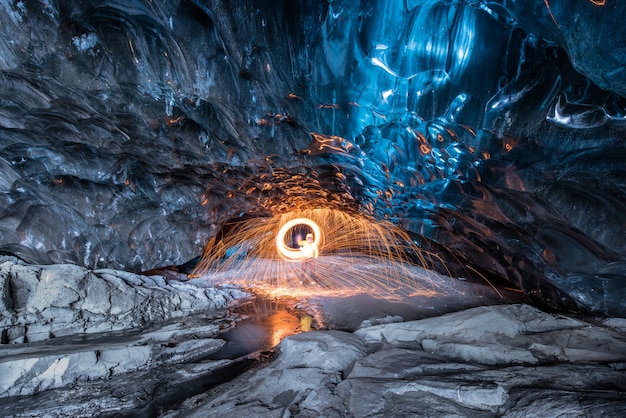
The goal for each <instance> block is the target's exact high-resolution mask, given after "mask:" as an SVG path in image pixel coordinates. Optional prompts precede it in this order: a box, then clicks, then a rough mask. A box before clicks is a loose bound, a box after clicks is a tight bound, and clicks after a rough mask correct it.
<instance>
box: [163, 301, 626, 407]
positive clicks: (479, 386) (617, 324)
mask: <svg viewBox="0 0 626 418" xmlns="http://www.w3.org/2000/svg"><path fill="white" fill-rule="evenodd" d="M625 327H626V322H625V321H624V320H623V319H612V320H601V319H594V318H587V319H576V318H571V317H566V316H562V315H552V314H547V313H544V312H542V311H539V310H537V309H535V308H532V307H530V306H528V305H502V306H491V307H479V308H472V309H468V310H465V311H460V312H455V313H451V314H447V315H443V316H440V317H434V318H428V319H423V320H419V321H412V322H404V323H392V324H383V325H376V326H371V327H366V328H361V329H359V330H357V331H356V332H355V333H354V334H351V333H345V332H340V331H319V332H312V333H307V334H299V335H295V336H291V337H288V338H286V339H285V340H284V341H283V342H282V343H281V344H280V345H279V347H278V357H277V359H276V360H275V361H273V362H272V363H269V364H268V365H267V366H266V367H264V368H261V369H259V370H255V371H250V372H247V373H245V374H244V375H242V377H240V378H238V379H237V380H236V381H235V382H233V383H232V384H231V385H230V386H229V387H228V388H227V389H226V390H221V391H220V392H217V393H208V394H203V395H198V396H197V397H196V398H192V399H190V400H188V401H187V402H185V403H184V404H183V405H182V406H181V408H180V409H179V410H178V411H170V412H168V413H164V414H163V415H162V416H168V417H173V416H197V417H200V416H207V414H218V415H221V414H226V413H235V414H240V415H241V416H268V417H271V416H275V417H284V416H299V417H312V416H329V417H344V416H355V417H383V416H385V417H389V416H394V417H402V416H429V417H433V416H511V417H513V416H532V415H534V414H539V415H544V416H546V415H548V416H557V415H570V414H571V415H575V416H614V417H618V416H622V415H623V414H624V412H625V411H626V401H625V400H624V391H625V390H626V372H625V371H624V370H625V366H626V363H625V361H626V339H625V338H624V331H625V330H626V328H625Z"/></svg>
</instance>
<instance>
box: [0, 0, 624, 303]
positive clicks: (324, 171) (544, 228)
mask: <svg viewBox="0 0 626 418" xmlns="http://www.w3.org/2000/svg"><path fill="white" fill-rule="evenodd" d="M1 7H2V11H3V13H0V23H1V25H0V28H1V29H0V30H1V31H2V36H1V37H0V39H1V40H0V87H1V88H0V168H1V170H0V251H2V252H3V253H8V254H13V255H17V256H19V257H21V258H22V259H25V260H27V261H28V262H31V263H38V264H52V263H57V264H63V263H72V264H77V265H82V266H84V267H87V268H92V269H100V268H115V269H122V270H129V271H135V272H136V271H142V270H148V269H151V268H154V267H159V266H167V265H177V264H181V263H184V262H186V261H187V260H189V259H192V258H193V257H195V256H197V255H199V254H200V252H201V249H202V247H203V245H204V244H205V243H206V242H207V241H208V239H209V238H210V237H211V236H212V235H214V234H215V233H216V232H217V231H218V230H219V228H220V227H221V226H222V225H223V223H224V222H225V221H227V220H228V219H231V218H237V217H239V216H241V215H242V214H247V215H265V214H267V213H268V212H271V213H276V212H281V211H285V210H288V209H290V205H291V207H293V202H294V199H295V198H298V199H299V200H298V201H299V202H300V204H304V203H302V202H309V204H314V205H328V206H332V207H335V208H351V209H354V208H356V209H357V210H359V211H363V212H367V213H370V214H372V215H374V216H376V217H379V218H385V219H387V218H388V219H390V220H393V221H394V222H398V223H401V224H402V225H403V226H404V227H405V228H406V229H408V230H409V231H410V232H411V233H412V234H413V237H414V238H415V240H416V241H418V242H419V243H420V245H422V246H424V247H425V248H427V249H429V250H431V251H433V252H436V253H437V254H439V255H440V256H441V257H442V258H443V259H444V261H445V263H446V264H447V269H448V270H447V271H448V272H450V274H452V275H454V276H458V277H468V276H473V277H474V278H480V277H481V276H486V277H489V279H490V280H504V281H506V282H508V283H509V284H511V285H513V286H515V287H517V288H520V289H522V290H524V291H525V292H526V293H528V294H531V295H534V296H535V297H537V298H538V299H540V300H544V301H546V302H547V303H549V304H551V305H553V306H555V307H561V308H567V309H592V310H595V311H599V312H602V313H608V314H617V315H621V314H623V312H624V305H623V303H622V302H620V300H619V299H614V298H612V297H611V292H612V290H611V289H613V288H614V286H613V284H614V283H615V282H618V283H619V285H618V287H619V288H623V279H624V275H625V272H624V268H623V264H622V265H621V267H620V264H615V263H620V262H622V263H623V261H624V256H625V253H626V238H625V237H626V235H625V234H623V229H624V228H623V226H624V223H625V222H626V218H625V216H626V215H625V214H626V207H625V203H624V202H626V196H625V192H624V190H625V187H626V186H625V182H624V173H625V172H626V169H625V167H624V164H625V163H624V162H625V161H626V159H625V158H624V155H625V152H624V146H623V140H622V138H623V137H624V123H625V121H624V119H625V117H626V111H625V102H624V98H623V95H624V91H625V86H624V76H623V71H622V70H621V69H622V68H624V61H625V60H626V58H625V57H626V54H624V51H623V48H622V47H621V45H623V43H624V42H623V41H624V36H625V35H624V31H623V30H622V27H621V21H622V20H623V18H624V16H625V14H626V6H624V4H622V3H619V2H598V1H580V2H578V3H577V4H576V6H571V7H570V5H569V3H568V2H565V1H550V2H547V1H545V2H531V3H528V2H524V1H506V2H505V1H458V2H449V1H442V0H427V1H419V2H417V1H415V2H413V1H408V2H398V1H390V0H389V1H388V0H363V1H361V2H354V1H352V0H345V1H344V0H341V1H333V2H323V1H319V2H309V1H304V0H301V1H281V2H275V1H265V0H256V1H252V2H235V3H233V2H229V1H215V2H211V3H210V4H209V3H204V2H198V1H191V0H180V1H141V0H132V1H127V2H120V1H114V0H111V1H104V2H96V1H80V2H79V1H67V2H63V3H62V4H61V3H57V2H46V3H45V7H42V6H41V3H39V2H36V1H20V2H2V6H1ZM242 22H245V24H242ZM290 199H291V200H290ZM311 202H313V203H311ZM439 267H440V270H441V271H445V269H444V268H443V266H439ZM570 277H573V278H574V279H573V281H575V282H576V284H572V285H571V286H575V287H576V289H575V290H574V291H572V292H571V294H570V295H568V292H569V287H570V280H569V278H570ZM587 279H589V282H590V283H594V284H593V285H590V286H593V289H592V290H590V291H589V292H587V291H585V287H586V286H585V285H582V286H580V285H579V284H580V283H583V282H584V281H585V280H587ZM548 282H550V283H552V284H550V283H548ZM598 282H601V283H603V286H600V287H598V286H597V285H596V284H595V283H598ZM609 282H610V285H607V286H605V285H604V284H608V283H609ZM554 284H558V286H557V287H558V288H557V289H555V286H554ZM599 289H600V290H599ZM564 293H565V294H564ZM568 296H570V297H568Z"/></svg>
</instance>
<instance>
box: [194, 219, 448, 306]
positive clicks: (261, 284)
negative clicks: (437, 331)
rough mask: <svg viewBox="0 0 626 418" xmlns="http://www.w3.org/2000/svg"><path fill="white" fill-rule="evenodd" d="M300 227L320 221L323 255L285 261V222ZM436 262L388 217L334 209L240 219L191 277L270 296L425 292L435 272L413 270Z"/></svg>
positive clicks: (210, 248) (431, 285)
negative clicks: (281, 243) (418, 274)
mask: <svg viewBox="0 0 626 418" xmlns="http://www.w3.org/2000/svg"><path fill="white" fill-rule="evenodd" d="M302 219H306V220H310V221H311V223H310V224H307V222H308V221H303V220H302ZM300 224H307V225H305V226H308V227H311V225H314V226H315V227H317V226H319V228H320V231H315V230H314V231H313V232H314V235H317V236H318V237H316V239H317V238H319V237H323V239H319V241H318V242H317V245H316V251H317V252H318V253H319V257H317V258H315V257H312V256H311V255H310V254H309V256H308V257H306V258H303V259H288V260H285V259H284V258H285V257H284V256H283V257H282V258H281V256H280V254H279V253H278V250H277V246H276V242H277V241H276V237H277V235H281V237H282V235H288V233H285V228H284V227H285V225H287V226H288V227H292V226H293V227H295V226H297V225H300ZM311 228H312V229H314V227H311ZM286 229H289V228H286ZM288 240H289V239H286V241H288ZM279 241H282V238H281V240H279ZM286 241H284V242H286ZM294 248H296V247H294ZM297 251H298V250H297V249H294V250H293V252H297ZM316 256H317V253H316ZM434 259H436V256H435V255H432V254H428V253H423V252H421V251H420V249H419V248H418V247H417V246H416V245H415V244H414V243H413V242H412V241H411V239H410V238H409V237H408V235H407V234H406V232H404V231H403V230H401V229H400V228H398V227H396V226H395V225H393V224H391V223H389V222H384V221H383V222H381V221H376V220H374V219H372V218H369V217H367V216H364V215H361V214H355V213H347V212H343V211H339V210H333V209H310V210H298V211H293V212H288V213H283V214H279V215H275V216H273V217H267V218H254V219H248V220H244V221H241V222H239V223H237V224H235V225H234V226H233V228H232V229H231V231H230V232H229V233H228V234H227V235H226V236H224V237H222V239H220V240H216V239H213V240H211V242H209V244H208V245H207V246H206V248H205V251H204V254H203V257H202V259H201V261H200V263H198V266H197V267H196V269H195V271H194V273H193V274H192V275H191V276H192V277H202V278H204V279H205V280H208V281H209V282H211V283H213V284H225V283H229V284H234V285H237V286H241V287H244V288H248V289H252V290H254V292H256V293H263V294H268V295H272V296H282V295H287V296H310V295H322V294H323V295H328V296H345V295H348V294H354V293H370V294H375V295H377V296H379V297H398V295H401V296H407V295H415V294H421V295H427V294H435V293H437V291H438V289H437V288H438V287H439V283H438V282H437V279H436V278H437V277H438V276H437V275H436V274H432V276H431V277H429V278H428V279H429V280H425V278H424V277H423V276H424V275H426V276H428V275H429V273H428V272H427V271H424V273H422V277H419V278H416V277H415V272H414V270H412V269H411V268H409V267H411V266H413V265H415V264H419V265H421V266H424V267H427V266H428V265H429V264H430V261H431V260H434ZM437 261H438V260H437Z"/></svg>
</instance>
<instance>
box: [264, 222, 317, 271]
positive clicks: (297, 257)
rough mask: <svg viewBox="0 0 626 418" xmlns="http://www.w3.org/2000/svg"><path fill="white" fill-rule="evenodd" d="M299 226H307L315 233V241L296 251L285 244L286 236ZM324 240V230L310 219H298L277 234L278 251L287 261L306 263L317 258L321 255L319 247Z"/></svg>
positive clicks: (286, 224)
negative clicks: (305, 261)
mask: <svg viewBox="0 0 626 418" xmlns="http://www.w3.org/2000/svg"><path fill="white" fill-rule="evenodd" d="M298 225H306V226H308V227H310V228H311V230H312V231H313V233H312V237H313V241H312V242H310V243H308V242H307V243H306V244H305V245H303V246H302V247H300V248H297V249H295V250H293V249H291V248H290V247H289V246H287V245H286V244H285V235H287V233H288V232H289V231H290V230H291V229H293V228H294V227H295V226H298ZM322 239H323V234H322V230H321V229H320V227H319V225H318V224H316V223H315V222H313V221H312V220H311V219H309V218H296V219H292V220H290V221H288V222H287V223H285V224H284V225H283V226H282V227H281V228H280V229H279V230H278V233H277V234H276V250H277V251H278V254H280V256H281V257H282V258H283V259H285V260H287V261H304V260H308V259H311V258H317V257H318V255H319V249H318V248H319V245H320V242H321V241H322Z"/></svg>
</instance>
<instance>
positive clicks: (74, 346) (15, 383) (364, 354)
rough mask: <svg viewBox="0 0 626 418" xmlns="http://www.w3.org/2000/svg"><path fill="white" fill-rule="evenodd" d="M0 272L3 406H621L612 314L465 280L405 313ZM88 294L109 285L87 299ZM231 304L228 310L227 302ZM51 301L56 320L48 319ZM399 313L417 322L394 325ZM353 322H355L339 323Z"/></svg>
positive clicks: (164, 283)
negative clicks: (583, 312) (542, 303)
mask: <svg viewBox="0 0 626 418" xmlns="http://www.w3.org/2000/svg"><path fill="white" fill-rule="evenodd" d="M0 271H1V272H2V277H3V283H4V288H3V290H4V291H3V295H4V296H3V306H2V313H3V316H2V321H3V322H2V324H3V327H4V329H5V332H3V335H4V336H5V339H4V341H3V344H2V345H0V415H2V416H7V417H26V416H50V417H66V416H73V417H77V416H133V417H136V416H146V417H148V416H150V417H152V416H163V417H182V416H184V417H187V416H198V417H204V416H268V417H271V416H277V417H284V416H299V417H309V416H330V417H333V416H336V417H340V416H341V417H344V416H355V417H361V416H362V417H369V416H372V417H375V416H380V417H382V416H385V417H389V416H391V417H396V416H397V417H404V416H428V417H434V416H451V415H453V416H454V415H456V416H528V415H536V414H539V415H542V414H543V413H544V412H546V411H547V413H548V414H549V415H568V414H571V415H576V416H581V415H582V416H591V417H594V416H604V417H606V416H611V417H612V416H615V417H618V416H623V414H624V412H625V411H626V402H625V401H624V392H626V337H625V335H626V320H625V319H621V318H602V317H590V316H579V317H574V316H568V315H563V314H556V313H546V312H543V311H541V310H539V309H537V308H534V307H531V306H529V305H527V304H523V303H505V302H503V301H502V300H499V302H500V303H497V304H495V305H492V306H475V307H469V308H468V306H471V303H472V302H473V303H476V304H484V303H496V302H498V299H495V298H493V297H489V296H488V294H486V293H476V294H473V293H471V292H467V290H468V288H467V289H466V288H459V289H458V290H459V292H460V291H461V290H464V292H462V295H464V297H465V298H467V299H468V300H466V301H465V302H464V303H463V304H451V303H452V302H453V301H454V300H456V299H455V298H451V297H444V296H441V297H440V298H434V299H433V300H430V302H429V303H430V305H427V306H426V308H427V309H426V310H420V309H417V310H416V308H415V307H414V306H406V307H403V306H402V304H400V303H399V302H395V303H393V304H390V303H381V302H377V301H376V300H374V298H373V297H371V296H368V297H353V298H343V299H337V300H336V301H326V303H323V302H322V301H321V300H320V299H319V296H318V297H316V298H315V304H316V305H315V304H314V303H313V302H312V301H308V302H307V301H302V302H294V301H293V300H291V301H290V302H288V303H280V302H279V301H272V300H262V299H258V300H256V301H254V302H244V301H245V300H249V299H245V297H247V296H248V295H247V294H246V293H244V292H242V291H239V290H236V289H234V288H213V287H209V286H208V285H207V284H208V282H202V281H196V280H190V281H188V282H184V283H181V282H178V281H172V280H165V279H164V278H162V277H160V276H151V277H146V276H140V275H135V274H132V273H127V272H121V271H116V270H98V271H91V270H87V269H84V268H82V267H77V266H70V265H55V266H37V265H34V266H33V265H26V264H23V263H20V262H19V261H18V260H16V259H11V258H7V259H5V260H4V261H3V263H2V264H0ZM93 289H100V290H99V292H100V293H99V294H100V295H103V294H106V292H104V290H102V289H108V292H109V293H111V294H115V296H114V297H112V298H111V299H109V298H104V297H95V296H96V295H94V294H93V293H92V292H93ZM488 289H490V290H492V289H491V288H488ZM138 295H139V296H138ZM94 297H95V298H94ZM138 297H142V299H141V302H138V301H137V298H138ZM409 300H410V302H411V304H415V303H417V301H418V300H421V299H419V298H418V299H415V298H412V299H409ZM423 302H424V303H426V302H428V300H423ZM296 303H298V304H299V305H300V306H301V307H302V309H305V310H306V309H313V307H314V305H315V306H316V307H317V308H316V309H318V310H321V311H318V312H314V313H313V315H316V318H323V321H326V322H324V323H323V325H324V326H325V327H327V328H332V327H333V326H335V327H343V329H344V330H339V329H326V330H315V329H316V327H319V326H321V322H320V321H318V319H315V318H313V317H312V316H307V315H306V314H302V315H300V314H294V311H293V310H291V311H290V309H291V308H289V306H293V305H294V304H296ZM235 304H239V307H237V308H236V309H235V310H233V309H224V308H225V307H227V306H231V307H232V306H235ZM440 305H441V306H440ZM340 307H343V309H344V310H341V309H340ZM433 309H434V310H433ZM50 310H53V311H54V312H55V314H54V316H50V315H47V314H46V312H48V311H50ZM348 311H353V312H351V313H350V312H348ZM88 312H91V313H92V315H91V316H90V315H88ZM98 312H100V313H98ZM376 312H378V314H377V313H376ZM428 312H430V315H431V316H429V314H428ZM445 312H448V313H445ZM323 314H326V315H323ZM399 314H400V315H399ZM98 315H100V316H98ZM350 315H351V316H352V319H349V318H347V317H348V316H350ZM402 315H409V316H418V317H420V318H422V319H417V320H411V321H407V320H406V319H405V318H404V317H403V316H402ZM140 317H143V320H142V321H139V319H138V318H140ZM339 317H343V318H342V319H341V321H339V319H340V318H339ZM86 318H91V319H90V320H87V319H86ZM333 318H335V319H336V320H338V321H339V322H337V323H336V324H335V323H333ZM358 318H361V319H362V322H361V325H360V327H357V326H355V327H356V328H358V329H356V330H355V331H351V330H350V324H355V322H356V321H357V320H358ZM20 327H21V328H20ZM15 329H23V330H24V332H23V333H16V332H15ZM42 329H43V330H45V332H42V331H41V330H42ZM352 329H354V328H352ZM32 330H34V331H32ZM304 331H309V332H304ZM294 333H295V334H294ZM290 334H293V335H291V336H287V335H290ZM286 336H287V337H286ZM285 337H286V338H285ZM281 340H282V342H280V344H279V341H281ZM276 344H278V346H277V347H276V349H275V350H273V347H274V346H275V345H276Z"/></svg>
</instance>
